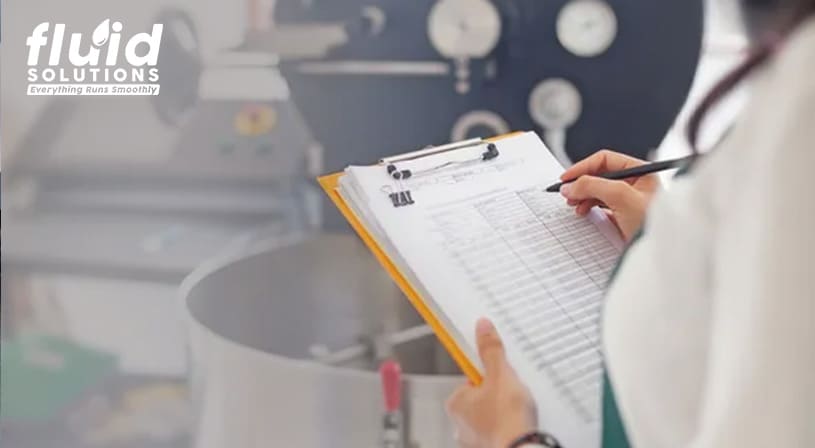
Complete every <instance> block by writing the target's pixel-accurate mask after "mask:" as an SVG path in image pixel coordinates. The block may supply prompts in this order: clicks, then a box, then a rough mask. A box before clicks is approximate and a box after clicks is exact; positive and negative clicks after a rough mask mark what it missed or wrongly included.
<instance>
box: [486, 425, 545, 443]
mask: <svg viewBox="0 0 815 448" xmlns="http://www.w3.org/2000/svg"><path fill="white" fill-rule="evenodd" d="M536 431H537V427H536V425H535V424H534V423H532V422H528V421H517V422H515V423H514V424H510V425H505V426H504V427H503V428H501V430H500V431H499V433H498V434H497V436H496V438H495V443H493V446H494V447H495V448H508V447H510V446H511V445H512V444H513V443H515V442H516V441H518V440H519V439H521V438H522V437H524V436H526V435H527V434H531V433H534V432H536Z"/></svg>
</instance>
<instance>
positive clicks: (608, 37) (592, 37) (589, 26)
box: [557, 0, 617, 58]
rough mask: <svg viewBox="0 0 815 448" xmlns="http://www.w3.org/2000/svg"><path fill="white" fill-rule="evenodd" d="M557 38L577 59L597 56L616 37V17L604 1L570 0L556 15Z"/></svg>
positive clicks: (606, 48)
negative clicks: (578, 57)
mask: <svg viewBox="0 0 815 448" xmlns="http://www.w3.org/2000/svg"><path fill="white" fill-rule="evenodd" d="M557 37H558V40H559V41H560V44H561V45H563V47H564V48H565V49H567V50H569V51H570V52H571V53H572V54H574V55H576V56H580V57H586V58H589V57H594V56H599V55H601V54H603V53H605V52H606V50H608V48H609V47H610V46H611V44H613V43H614V39H615V38H616V37H617V15H616V14H615V13H614V10H613V9H612V8H611V5H609V4H608V3H607V2H606V1H604V0H572V1H570V2H569V3H566V5H564V6H563V9H561V11H560V14H559V15H558V19H557Z"/></svg>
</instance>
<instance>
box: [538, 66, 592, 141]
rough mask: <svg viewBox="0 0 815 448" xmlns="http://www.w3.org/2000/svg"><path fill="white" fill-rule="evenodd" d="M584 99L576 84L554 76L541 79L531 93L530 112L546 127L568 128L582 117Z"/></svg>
mask: <svg viewBox="0 0 815 448" xmlns="http://www.w3.org/2000/svg"><path fill="white" fill-rule="evenodd" d="M582 111H583V99H582V97H581V95H580V91H578V90H577V87H575V85H574V84H572V83H571V82H569V81H567V80H565V79H561V78H552V79H547V80H544V81H541V82H540V83H538V85H536V86H535V88H534V89H532V93H530V95H529V114H530V115H531V116H532V120H534V121H535V123H537V124H538V125H540V126H541V127H542V128H544V129H549V130H552V129H566V128H569V127H571V126H572V125H573V124H574V123H575V122H576V121H577V120H578V118H580V115H581V113H582Z"/></svg>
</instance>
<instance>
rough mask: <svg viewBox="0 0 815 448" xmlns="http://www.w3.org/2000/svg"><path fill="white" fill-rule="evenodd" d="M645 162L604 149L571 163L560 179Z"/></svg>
mask: <svg viewBox="0 0 815 448" xmlns="http://www.w3.org/2000/svg"><path fill="white" fill-rule="evenodd" d="M645 163H647V162H645V161H644V160H640V159H637V158H634V157H631V156H628V155H625V154H621V153H619V152H614V151H609V150H607V149H604V150H602V151H597V152H596V153H594V154H592V155H590V156H589V157H586V158H585V159H583V160H581V161H579V162H577V163H575V164H574V165H572V166H571V168H569V169H567V170H566V171H565V172H564V173H563V174H561V175H560V179H561V180H570V179H577V178H578V177H580V176H583V175H587V174H588V175H591V174H601V173H605V172H607V171H617V170H624V169H626V168H632V167H635V166H640V165H644V164H645Z"/></svg>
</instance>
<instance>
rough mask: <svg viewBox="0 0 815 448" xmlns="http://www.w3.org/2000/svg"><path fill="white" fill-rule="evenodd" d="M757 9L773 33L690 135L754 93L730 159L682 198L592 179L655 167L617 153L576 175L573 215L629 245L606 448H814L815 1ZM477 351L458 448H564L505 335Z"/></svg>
mask: <svg viewBox="0 0 815 448" xmlns="http://www.w3.org/2000/svg"><path fill="white" fill-rule="evenodd" d="M752 1H753V2H756V3H761V4H763V6H765V7H766V8H768V11H771V12H773V15H772V25H771V26H767V27H764V28H763V30H764V33H763V34H762V37H761V38H760V39H757V40H756V43H755V44H754V49H753V51H752V52H751V53H750V55H749V57H748V58H747V60H746V61H745V63H744V64H743V65H742V66H740V67H738V68H737V69H736V70H735V71H734V72H733V73H732V74H730V75H729V76H727V77H726V78H725V79H724V80H723V81H722V82H721V83H720V84H719V85H718V86H717V87H716V88H714V89H713V91H712V93H711V94H710V95H709V96H708V97H707V98H706V99H705V100H704V101H703V102H702V105H701V107H700V109H699V110H698V111H697V113H696V114H695V115H694V116H693V117H692V119H691V120H690V132H689V134H690V136H691V138H692V139H693V140H695V139H696V135H697V134H698V130H699V128H700V127H701V125H702V124H703V122H704V120H703V118H704V116H705V114H706V112H708V111H709V110H710V109H711V108H712V107H713V106H714V105H715V104H716V102H717V101H718V100H720V99H721V98H723V97H725V96H726V94H727V93H728V91H730V90H732V88H734V87H735V86H737V85H739V84H740V83H741V82H744V81H749V82H750V85H751V97H750V101H749V104H748V105H747V107H746V109H745V110H744V112H743V113H742V115H741V116H740V117H739V119H738V121H737V123H736V124H735V125H734V126H733V128H732V129H731V130H730V131H729V132H728V134H727V136H726V137H725V138H724V140H723V141H722V142H721V143H720V144H718V145H716V147H715V148H712V150H710V151H708V152H707V154H705V155H704V156H702V157H699V158H697V160H696V162H695V163H693V164H692V165H691V166H690V167H689V169H687V170H684V171H685V172H682V173H679V174H677V176H676V179H675V181H674V182H673V183H672V184H671V186H670V189H661V188H660V186H659V182H658V180H657V178H656V177H654V176H653V175H652V176H648V177H641V178H637V179H631V180H628V181H611V180H605V179H602V178H599V177H596V176H594V175H597V174H599V173H603V172H605V171H611V170H618V169H622V168H626V167H630V166H634V165H637V164H641V163H644V162H642V161H640V160H636V159H632V158H630V157H627V156H625V155H622V154H619V153H615V152H611V151H601V152H599V153H596V154H594V155H592V156H590V157H589V158H587V159H585V160H583V161H580V162H579V163H577V164H575V165H574V166H572V167H571V168H569V169H568V170H567V171H566V172H565V173H563V176H562V178H563V179H564V180H566V179H574V178H577V181H575V182H574V183H572V184H571V185H567V186H565V187H564V188H563V189H562V191H561V193H562V195H563V196H565V198H566V200H567V201H568V204H569V205H571V206H574V207H575V209H576V212H577V213H578V214H580V215H585V214H586V213H587V212H588V211H589V210H590V209H591V208H592V207H594V206H597V205H601V206H602V207H603V209H604V210H606V212H607V213H608V214H609V216H610V217H611V218H612V219H613V220H614V222H615V223H616V225H617V227H618V228H619V230H620V232H621V234H622V235H623V236H624V237H625V239H626V240H627V241H628V247H627V250H626V252H625V253H624V255H623V256H622V258H621V262H620V265H619V266H618V269H617V272H616V273H615V274H614V277H613V278H612V279H611V281H610V284H609V289H608V291H607V297H606V300H605V302H604V309H603V319H602V336H603V343H602V346H603V347H602V348H603V353H604V358H605V366H606V374H607V375H606V377H607V378H606V381H607V387H605V388H604V391H605V394H604V397H603V401H604V404H603V421H602V424H603V430H602V444H603V448H618V447H626V446H634V447H645V448H662V447H688V448H713V447H716V448H722V447H733V448H735V447H739V448H750V447H762V448H764V447H784V448H797V447H802V448H803V447H815V198H813V197H811V196H810V194H812V193H813V192H815V187H813V182H815V181H814V180H813V179H814V178H813V176H812V169H813V167H815V0H763V1H759V0H752ZM765 23H766V22H765ZM708 149H709V148H708ZM476 339H477V341H478V349H479V354H480V357H481V361H482V365H483V367H484V379H483V382H482V384H481V385H479V386H472V385H469V384H467V385H462V386H461V387H460V388H459V389H457V390H456V391H455V392H454V393H453V395H452V396H451V397H450V398H449V400H448V403H447V407H448V413H449V414H450V416H451V418H452V421H453V423H454V425H455V426H456V428H457V440H458V443H459V444H460V445H461V446H462V447H466V448H474V447H484V448H509V447H511V446H512V447H515V446H529V447H532V446H545V447H548V446H558V445H557V442H556V439H557V434H550V433H547V432H546V427H545V424H546V422H541V424H542V425H543V426H544V427H540V428H539V427H537V425H538V422H537V419H536V416H535V408H534V403H533V401H532V399H531V398H530V394H529V392H528V390H527V389H526V387H525V386H524V385H523V384H521V382H520V381H519V379H518V376H517V375H516V374H515V372H514V371H513V369H512V367H511V366H510V365H509V364H508V363H507V360H506V357H505V355H504V350H503V346H502V342H501V338H500V336H499V334H498V333H497V331H496V329H495V328H494V327H493V325H492V324H491V323H490V322H488V321H485V320H482V321H480V322H479V323H478V325H477V329H476ZM527 442H529V443H528V444H527ZM565 448H572V447H565Z"/></svg>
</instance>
